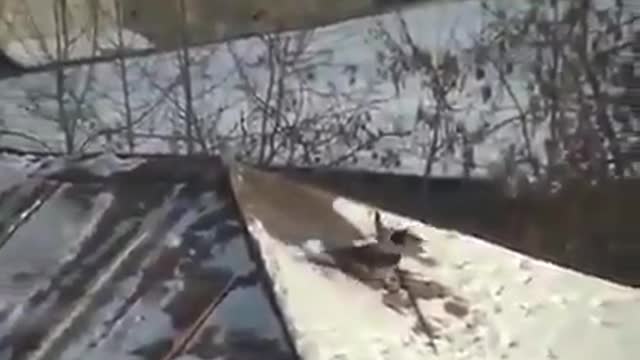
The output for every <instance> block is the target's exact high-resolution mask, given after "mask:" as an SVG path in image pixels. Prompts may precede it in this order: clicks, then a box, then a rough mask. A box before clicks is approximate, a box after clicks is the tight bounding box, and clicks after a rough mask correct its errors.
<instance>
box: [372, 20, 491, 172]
mask: <svg viewBox="0 0 640 360" xmlns="http://www.w3.org/2000/svg"><path fill="white" fill-rule="evenodd" d="M395 24H396V25H397V26H398V30H397V31H392V30H390V29H389V28H388V27H387V26H386V25H385V24H383V23H382V22H381V21H380V22H378V23H377V24H376V26H375V27H373V28H372V29H371V30H370V36H371V38H373V39H374V41H375V44H377V50H376V61H377V66H378V74H379V76H380V77H381V78H382V79H384V80H385V81H388V82H390V83H391V84H392V85H393V88H394V92H395V95H396V97H400V96H403V95H404V91H405V90H406V91H416V90H415V87H413V88H410V89H406V83H407V81H413V82H414V83H417V84H418V85H417V87H418V89H419V90H418V91H419V94H420V96H421V98H422V99H421V101H420V102H419V103H418V104H417V107H416V113H415V122H414V126H413V131H414V133H413V136H414V140H415V143H416V145H417V146H418V148H419V149H420V150H419V151H420V155H421V156H422V157H423V158H424V159H425V165H424V168H423V171H422V172H423V175H425V176H428V175H431V174H432V173H433V169H434V165H435V164H436V163H438V162H440V163H442V164H443V165H445V166H446V161H445V156H447V155H453V156H454V157H458V158H459V159H460V160H461V161H460V163H461V164H462V169H463V171H464V174H466V175H467V176H468V175H469V174H470V172H471V170H473V168H474V167H475V161H474V143H475V142H477V141H478V137H479V136H481V135H482V134H481V133H479V132H478V131H474V130H469V128H470V126H469V124H465V123H464V122H461V121H458V120H457V119H456V118H457V117H458V116H459V115H460V114H461V113H462V112H463V111H464V110H466V109H464V107H463V105H462V104H461V103H460V102H459V101H458V98H459V97H460V96H461V94H462V92H463V90H464V87H465V85H466V82H465V80H466V76H467V74H466V70H465V68H464V67H463V66H462V64H461V63H460V61H459V59H458V56H459V55H457V54H456V53H455V52H454V51H453V50H450V49H447V50H444V51H438V50H430V49H427V48H424V47H421V46H420V45H418V44H417V42H416V41H415V38H414V36H413V34H412V33H411V31H410V29H409V25H408V24H407V22H406V20H405V19H404V18H403V17H402V15H401V14H397V16H396V18H395ZM456 155H458V156H456Z"/></svg>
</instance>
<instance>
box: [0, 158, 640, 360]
mask: <svg viewBox="0 0 640 360" xmlns="http://www.w3.org/2000/svg"><path fill="white" fill-rule="evenodd" d="M376 212H377V213H378V214H381V222H382V224H383V226H384V227H385V228H387V229H391V230H393V231H405V233H406V234H407V235H406V236H410V237H411V239H413V240H412V241H414V243H415V244H418V248H417V249H413V250H412V251H411V252H407V253H404V254H403V257H402V258H401V261H400V263H399V265H398V266H397V268H394V269H393V274H394V275H395V276H397V278H396V280H397V281H398V283H397V285H398V286H391V285H389V284H388V283H385V282H383V283H380V282H379V281H377V280H378V279H377V278H376V277H375V276H371V277H368V275H369V273H367V272H366V271H363V270H362V269H363V267H358V266H355V264H358V263H359V262H361V261H362V259H361V258H360V257H354V256H352V255H354V253H353V252H348V251H346V252H345V251H343V250H344V249H352V248H356V247H358V246H363V245H362V244H365V243H367V242H370V241H374V240H372V239H373V237H375V234H376V231H377V230H376V228H375V227H374V224H375V222H374V220H373V219H374V218H375V216H374V215H375V214H376ZM0 214H2V216H1V217H0V267H1V268H2V269H0V358H12V357H11V356H12V355H11V354H13V356H14V358H24V359H85V358H91V359H101V358H104V359H113V358H118V359H148V358H153V359H169V358H176V359H214V358H220V357H223V358H229V359H252V358H256V359H258V358H260V359H263V358H267V359H294V358H302V359H367V360H368V359H394V360H395V359H418V358H419V359H428V358H434V359H478V358H485V359H502V358H511V359H529V358H532V359H535V358H541V359H544V358H558V359H599V358H609V359H632V358H635V356H633V355H634V354H636V353H637V352H638V350H640V349H639V347H640V341H638V340H640V337H639V335H638V334H640V329H638V328H639V327H640V313H639V312H638V311H637V308H638V306H639V305H640V292H639V291H638V290H635V289H632V288H628V287H624V286H621V285H616V284H614V283H611V282H607V281H604V280H601V279H597V278H593V277H590V276H587V275H583V274H580V273H577V272H574V271H571V270H567V269H563V268H560V267H557V266H554V265H551V264H549V263H546V262H543V261H539V260H534V259H532V258H529V257H526V256H524V255H521V254H518V253H515V252H513V251H510V250H506V249H504V248H501V247H499V246H496V245H493V244H491V243H488V242H485V241H483V240H480V239H478V238H474V237H470V236H466V235H463V234H461V233H458V232H455V231H449V230H443V229H439V228H435V227H432V226H428V225H426V224H424V223H421V222H419V221H417V220H415V219H411V218H407V217H403V216H400V215H398V214H397V213H392V212H388V211H384V210H382V209H379V208H376V207H374V206H372V205H371V204H366V203H363V202H359V201H355V200H352V199H350V198H348V197H344V196H340V195H337V194H336V193H332V192H329V191H327V190H323V189H321V188H320V187H315V186H311V185H308V184H307V183H304V182H302V181H300V180H299V179H297V178H296V177H295V176H288V174H286V173H285V172H284V171H275V172H267V171H262V170H257V169H255V168H251V167H245V166H241V165H238V164H233V165H232V166H231V168H228V167H227V166H225V165H223V164H222V163H221V162H220V161H219V160H217V159H215V158H211V157H194V158H189V159H187V158H182V157H171V156H164V157H154V158H149V157H144V158H143V157H120V156H115V155H106V154H105V155H102V156H92V157H84V158H77V159H66V160H65V159H60V158H42V157H28V156H16V155H7V154H4V155H0ZM319 253H329V254H333V255H332V256H334V255H335V256H334V257H333V260H336V262H335V263H334V264H333V265H335V266H333V265H331V264H327V263H322V262H318V261H317V259H318V258H319V257H316V255H318V254H319ZM363 264H364V263H363Z"/></svg>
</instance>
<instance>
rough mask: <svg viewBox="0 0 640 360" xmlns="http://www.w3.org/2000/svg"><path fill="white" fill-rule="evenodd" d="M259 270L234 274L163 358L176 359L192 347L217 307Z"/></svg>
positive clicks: (167, 359)
mask: <svg viewBox="0 0 640 360" xmlns="http://www.w3.org/2000/svg"><path fill="white" fill-rule="evenodd" d="M256 271H257V270H254V271H251V272H250V273H248V274H242V275H234V277H233V278H231V279H230V280H229V282H228V283H227V285H225V287H224V288H223V289H222V291H221V292H220V294H219V295H218V296H217V297H216V298H214V299H213V300H212V301H211V303H210V304H209V305H208V306H207V307H206V308H205V309H204V310H203V311H202V313H201V314H200V316H198V318H197V319H196V321H195V322H194V323H193V325H191V326H190V327H189V328H188V329H186V331H185V332H184V334H183V335H182V336H179V337H178V338H177V339H176V340H175V341H174V342H173V346H172V348H171V350H170V351H169V352H168V353H167V354H166V355H165V356H164V357H163V358H162V360H171V359H175V358H177V357H178V356H180V355H184V353H185V352H186V351H188V350H189V349H190V348H191V347H193V345H194V343H195V341H196V340H197V339H198V338H199V336H200V334H201V333H202V331H203V329H204V328H205V323H206V321H207V319H208V318H209V317H210V316H211V315H212V314H213V312H214V311H215V310H216V308H217V307H218V306H219V305H220V304H222V302H223V301H224V300H225V299H226V298H227V296H228V295H229V294H230V293H231V292H232V291H234V290H235V289H236V288H237V287H238V286H240V285H242V283H243V282H244V281H247V280H252V278H253V277H255V275H256V274H255V273H256Z"/></svg>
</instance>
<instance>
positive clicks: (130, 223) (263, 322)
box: [0, 158, 295, 360]
mask: <svg viewBox="0 0 640 360" xmlns="http://www.w3.org/2000/svg"><path fill="white" fill-rule="evenodd" d="M14 160H15V159H14ZM18 160H19V161H16V162H14V163H13V164H11V161H5V162H4V163H3V165H2V168H0V174H1V175H0V184H2V185H1V187H0V192H1V193H0V289H1V296H0V300H1V303H0V359H27V358H28V359H47V360H50V359H170V358H178V357H179V356H180V355H182V354H191V355H193V356H195V357H194V358H196V359H215V358H219V357H220V356H222V357H223V358H225V359H290V358H295V354H294V352H293V350H292V346H291V343H290V341H288V340H287V339H288V337H287V334H286V333H285V330H284V327H283V324H282V321H281V318H280V316H279V309H278V308H277V307H276V306H275V302H273V301H272V299H273V297H272V294H271V293H270V291H271V286H269V279H268V278H267V275H266V273H265V272H264V271H263V270H262V267H261V266H260V265H259V257H257V256H256V254H255V252H254V251H253V250H252V247H251V244H252V242H251V241H249V239H248V236H249V235H248V234H247V232H246V231H245V227H244V224H243V220H242V218H241V217H240V215H239V212H238V210H237V207H236V205H235V203H234V200H233V197H232V195H231V190H230V188H229V184H228V181H227V177H226V173H225V171H224V170H223V167H222V165H221V164H220V163H219V162H216V161H212V160H211V159H207V160H201V161H199V160H198V159H192V160H191V161H189V162H184V161H177V160H176V159H175V158H173V159H172V158H160V159H148V160H145V161H142V162H139V163H137V164H136V165H135V166H134V167H133V168H131V167H128V170H127V171H125V172H119V171H117V170H116V171H114V172H112V173H110V174H106V175H104V174H103V175H104V176H96V175H95V174H93V175H92V174H90V173H87V172H86V171H84V172H83V171H81V170H82V169H83V167H82V166H77V167H75V169H74V166H72V164H65V166H63V167H59V166H58V167H59V171H58V170H56V169H55V167H56V166H55V165H54V166H53V170H52V171H49V172H48V173H47V175H46V176H35V177H29V176H27V174H26V172H27V171H25V169H35V168H42V167H43V166H42V164H43V162H42V161H41V160H38V161H32V162H27V161H26V160H25V159H18ZM138 160H140V159H138ZM49 167H51V165H49ZM159 169H163V170H162V174H158V172H157V171H159ZM168 169H171V170H170V171H168ZM40 173H43V171H42V170H40Z"/></svg>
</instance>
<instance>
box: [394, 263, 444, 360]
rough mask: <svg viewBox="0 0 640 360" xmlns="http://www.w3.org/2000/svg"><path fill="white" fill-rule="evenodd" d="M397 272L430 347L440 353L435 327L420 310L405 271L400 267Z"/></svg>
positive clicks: (434, 351)
mask: <svg viewBox="0 0 640 360" xmlns="http://www.w3.org/2000/svg"><path fill="white" fill-rule="evenodd" d="M395 272H396V275H397V276H398V279H399V280H400V287H401V288H402V289H403V290H405V291H406V292H407V296H408V297H409V301H410V302H411V306H412V307H413V309H414V311H415V314H416V317H417V318H418V323H419V324H420V327H422V331H424V333H425V334H426V335H427V337H428V338H429V347H431V349H432V350H433V353H434V354H435V355H438V347H437V346H436V343H435V338H436V334H435V333H434V331H433V327H432V326H431V324H429V322H428V321H427V319H426V318H425V316H424V315H423V314H422V311H420V307H419V306H418V300H417V299H416V297H415V296H414V295H413V293H412V292H411V289H410V288H409V286H408V285H407V282H406V280H405V278H404V272H403V271H401V270H400V269H396V270H395Z"/></svg>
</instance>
